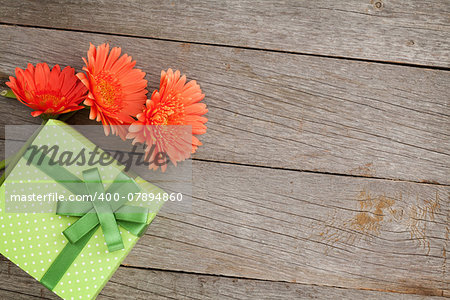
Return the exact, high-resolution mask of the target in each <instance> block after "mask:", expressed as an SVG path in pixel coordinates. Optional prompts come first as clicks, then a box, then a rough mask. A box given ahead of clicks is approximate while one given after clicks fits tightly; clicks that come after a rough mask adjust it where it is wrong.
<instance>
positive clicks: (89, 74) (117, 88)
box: [77, 44, 148, 139]
mask: <svg viewBox="0 0 450 300" xmlns="http://www.w3.org/2000/svg"><path fill="white" fill-rule="evenodd" d="M121 51H122V50H121V48H118V47H114V48H112V50H111V53H110V52H109V44H102V45H100V46H98V47H97V48H95V46H94V45H92V44H91V46H90V48H89V51H88V53H87V56H88V59H87V61H86V59H85V58H83V60H84V63H85V64H86V67H83V70H84V71H85V72H86V74H84V73H78V74H77V76H78V78H80V80H81V81H82V82H83V84H84V85H85V86H86V87H87V88H88V89H89V94H88V96H87V98H86V100H85V101H84V104H86V105H88V106H90V107H91V111H90V115H89V118H90V119H91V120H93V119H96V120H97V122H99V121H101V122H102V123H103V127H104V129H105V134H106V135H108V134H109V132H110V128H111V131H112V133H113V134H116V135H120V136H121V137H122V138H123V139H125V135H126V132H127V131H126V128H124V127H125V126H120V125H128V124H130V123H131V122H133V121H134V119H133V118H132V117H131V116H136V115H137V114H138V113H139V112H141V111H142V107H143V106H144V104H145V101H146V100H147V96H146V94H147V92H148V91H147V90H146V89H145V88H146V87H147V80H145V79H144V77H145V73H144V72H142V71H141V70H140V69H137V68H134V66H135V65H136V61H132V58H131V56H128V55H127V54H124V55H122V56H120V53H121ZM119 56H120V57H119Z"/></svg>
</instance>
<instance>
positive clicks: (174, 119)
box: [127, 69, 208, 171]
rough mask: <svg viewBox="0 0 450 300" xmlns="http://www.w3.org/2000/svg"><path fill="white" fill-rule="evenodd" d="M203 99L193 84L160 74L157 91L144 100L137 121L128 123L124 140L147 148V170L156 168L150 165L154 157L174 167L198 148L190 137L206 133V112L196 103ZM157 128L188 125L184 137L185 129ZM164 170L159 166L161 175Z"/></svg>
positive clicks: (196, 142)
mask: <svg viewBox="0 0 450 300" xmlns="http://www.w3.org/2000/svg"><path fill="white" fill-rule="evenodd" d="M204 97H205V95H204V94H202V91H201V89H200V86H199V85H198V84H197V83H196V81H195V80H193V81H190V82H188V83H186V76H182V77H180V71H176V72H175V73H174V72H173V71H172V69H169V70H168V71H167V73H166V72H165V71H162V72H161V82H160V86H159V91H157V90H155V91H154V92H153V94H152V97H151V99H150V100H147V102H146V107H145V108H144V111H143V112H142V113H140V114H138V115H137V119H138V120H137V121H136V122H133V123H132V125H131V126H130V128H129V133H128V135H127V138H128V139H134V140H133V144H135V143H137V142H139V143H146V144H147V147H146V159H147V160H148V161H150V162H151V164H150V168H152V169H157V168H158V165H157V164H155V163H152V162H154V161H155V158H157V157H156V155H158V153H165V154H166V155H167V156H168V157H169V158H170V160H171V161H172V163H173V164H175V165H176V163H177V161H182V160H185V159H186V158H189V156H190V154H191V153H194V152H195V151H196V150H197V147H198V146H200V145H201V144H202V143H201V142H200V141H199V139H198V138H197V137H196V136H194V135H199V134H204V133H205V132H206V126H205V123H206V122H207V121H208V119H207V118H206V117H204V116H203V115H204V114H206V113H207V112H208V109H207V108H206V104H204V103H199V102H200V101H201V100H202V99H203V98H204ZM151 125H155V126H151ZM161 125H190V126H191V128H190V129H189V130H190V132H188V133H189V136H186V134H185V133H186V130H185V129H186V126H168V127H166V126H161ZM177 127H178V128H177ZM166 168H167V165H162V166H161V169H162V170H163V171H165V169H166Z"/></svg>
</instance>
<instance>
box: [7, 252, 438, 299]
mask: <svg viewBox="0 0 450 300" xmlns="http://www.w3.org/2000/svg"><path fill="white" fill-rule="evenodd" d="M3 260H4V259H3ZM0 276H1V278H2V279H4V280H2V283H3V285H2V287H1V288H0V294H1V295H3V297H8V298H11V299H13V298H14V299H17V300H21V299H24V300H25V299H27V300H28V299H58V297H56V296H55V295H54V294H53V293H52V292H50V291H48V290H47V289H46V288H44V287H43V286H42V285H41V284H39V283H38V282H36V281H35V280H34V279H33V278H31V277H30V276H28V274H26V273H25V272H24V271H22V270H20V269H19V268H18V267H17V266H16V265H14V264H12V263H11V262H9V261H6V260H4V261H2V257H1V256H0ZM24 286H26V287H27V289H26V291H24V289H23V287H24ZM219 298H220V299H268V300H269V299H343V298H345V299H362V298H364V299H368V300H370V299H380V298H382V299H386V300H390V299H411V300H419V299H425V297H424V296H420V295H408V294H392V293H385V292H376V291H363V290H351V289H342V288H333V287H324V286H313V285H303V284H295V283H285V282H273V281H262V280H252V279H244V278H230V277H220V276H208V275H200V274H189V273H181V272H167V271H160V270H142V269H135V268H129V267H120V268H119V270H118V271H117V272H116V274H115V275H114V276H113V278H112V279H111V280H110V281H109V283H108V284H107V285H106V287H105V288H104V289H103V291H102V293H101V294H100V295H99V297H98V299H146V300H147V299H219ZM426 299H427V300H434V299H443V298H442V297H426Z"/></svg>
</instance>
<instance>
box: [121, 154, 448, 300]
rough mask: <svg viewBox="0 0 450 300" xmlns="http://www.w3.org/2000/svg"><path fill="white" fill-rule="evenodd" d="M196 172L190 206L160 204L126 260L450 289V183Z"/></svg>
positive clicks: (424, 290)
mask: <svg viewBox="0 0 450 300" xmlns="http://www.w3.org/2000/svg"><path fill="white" fill-rule="evenodd" d="M193 171H194V174H193V178H194V181H193V188H192V189H193V201H192V212H191V213H182V214H173V213H167V212H161V213H160V214H159V215H158V217H157V219H156V220H155V221H154V223H153V224H152V226H151V227H150V230H149V231H148V232H147V234H146V235H145V236H144V237H142V238H141V240H140V241H139V242H138V244H137V246H136V247H135V248H134V249H133V251H132V252H131V253H130V255H129V256H128V258H127V259H126V260H125V262H124V264H125V265H127V266H131V267H138V268H153V269H160V270H167V271H182V272H193V273H199V274H210V275H225V276H231V277H244V278H252V279H260V280H267V281H280V282H291V283H303V284H320V285H325V286H332V287H343V288H353V289H363V290H367V289H370V290H380V291H391V292H399V293H412V294H421V295H436V296H443V295H446V296H450V291H449V286H450V285H449V284H450V281H449V276H448V272H449V270H448V262H447V249H448V233H449V220H450V202H449V201H448V200H449V191H450V187H448V186H439V185H434V184H421V183H413V182H400V181H391V180H380V179H370V178H355V177H348V176H337V175H327V174H313V173H305V172H297V171H289V170H277V169H266V168H259V167H251V166H238V165H232V164H226V163H217V162H203V161H194V165H193ZM218 182H220V184H218ZM169 205H170V204H169Z"/></svg>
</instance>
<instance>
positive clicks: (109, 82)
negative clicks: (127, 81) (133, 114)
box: [94, 72, 123, 113]
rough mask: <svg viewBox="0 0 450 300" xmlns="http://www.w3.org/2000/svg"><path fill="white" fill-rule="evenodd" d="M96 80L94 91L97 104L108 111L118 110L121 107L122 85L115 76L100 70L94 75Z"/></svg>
mask: <svg viewBox="0 0 450 300" xmlns="http://www.w3.org/2000/svg"><path fill="white" fill-rule="evenodd" d="M94 80H95V82H96V85H95V88H94V93H95V94H96V95H95V96H96V98H97V99H99V100H100V101H99V104H100V105H101V106H102V107H104V108H105V109H108V110H109V111H110V112H112V113H115V112H119V111H120V110H122V108H123V104H122V103H123V102H122V87H121V86H120V84H119V81H118V80H117V78H114V77H113V76H111V74H109V73H106V72H100V73H99V74H97V75H96V76H95V77H94Z"/></svg>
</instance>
